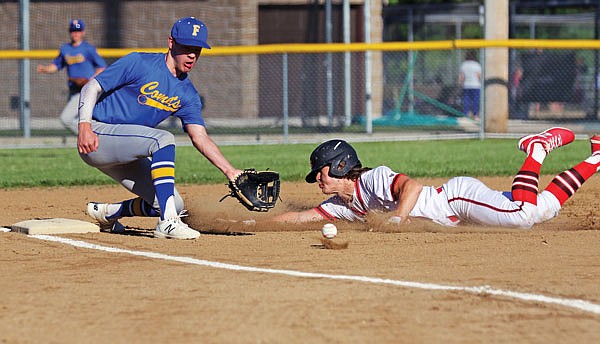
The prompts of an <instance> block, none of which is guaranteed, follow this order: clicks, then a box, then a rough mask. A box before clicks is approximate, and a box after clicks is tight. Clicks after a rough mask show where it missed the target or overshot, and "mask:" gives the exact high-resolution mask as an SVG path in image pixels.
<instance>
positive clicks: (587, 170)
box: [546, 161, 597, 206]
mask: <svg viewBox="0 0 600 344" xmlns="http://www.w3.org/2000/svg"><path fill="white" fill-rule="evenodd" d="M596 169H597V166H596V165H595V164H590V163H589V162H586V161H583V162H581V163H579V165H577V166H575V167H573V168H571V169H570V170H567V171H564V172H563V173H561V174H559V175H557V176H556V177H554V179H553V180H552V182H551V183H550V185H548V187H547V188H546V190H548V191H550V192H551V193H552V194H553V195H554V196H556V198H557V199H558V201H559V202H560V205H561V206H562V205H563V204H564V203H565V202H566V201H567V199H569V197H571V196H573V194H574V193H575V191H577V190H578V189H579V188H580V187H581V185H582V184H583V183H584V182H585V181H586V180H588V179H589V178H590V177H591V176H592V175H594V173H596Z"/></svg>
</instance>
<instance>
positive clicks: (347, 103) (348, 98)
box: [344, 0, 352, 127]
mask: <svg viewBox="0 0 600 344" xmlns="http://www.w3.org/2000/svg"><path fill="white" fill-rule="evenodd" d="M344 43H346V44H348V43H350V1H349V0H344ZM350 56H351V55H350V52H349V51H346V52H345V53H344V118H345V120H344V125H345V126H346V127H347V126H349V125H350V124H352V88H351V87H352V79H351V78H352V75H351V74H350V72H351V70H350V67H351V65H350V64H351V61H350Z"/></svg>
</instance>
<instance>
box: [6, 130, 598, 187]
mask: <svg viewBox="0 0 600 344" xmlns="http://www.w3.org/2000/svg"><path fill="white" fill-rule="evenodd" d="M353 145H354V147H355V148H356V150H357V151H358V154H359V157H360V159H361V161H362V162H363V165H364V166H369V167H376V166H379V165H387V166H389V167H391V168H392V169H393V170H395V171H397V172H402V173H405V174H407V175H409V176H411V177H413V178H419V177H453V176H459V175H468V176H473V177H479V176H512V175H514V174H515V173H516V172H517V171H518V169H519V167H520V166H521V164H522V163H523V159H524V157H525V155H524V154H523V153H522V152H520V151H519V150H517V148H516V140H501V139H488V140H484V141H480V140H447V141H410V142H380V143H375V142H373V143H371V142H370V143H354V144H353ZM315 146H316V145H315V144H297V145H251V146H224V147H221V150H222V151H223V153H224V155H225V156H226V157H227V158H228V159H229V161H231V162H232V163H233V165H234V166H236V167H238V168H249V167H254V168H256V169H267V168H268V169H271V170H276V171H279V172H280V173H281V177H282V180H284V181H300V180H303V178H304V176H305V174H306V173H307V172H308V170H309V163H308V159H309V155H310V153H311V151H312V150H313V148H314V147H315ZM588 155H589V143H588V142H587V141H583V140H578V141H575V142H574V143H572V144H571V145H569V146H566V147H562V148H560V149H558V150H557V151H555V152H552V154H550V156H548V158H547V159H546V162H545V163H544V166H543V168H542V174H557V173H559V172H562V171H564V170H565V169H567V168H570V167H572V166H573V165H575V164H576V163H579V162H580V161H582V160H583V159H585V158H586V157H587V156H588ZM0 162H1V163H0V176H2V177H1V178H0V187H2V188H13V187H31V186H66V185H100V184H113V183H114V181H112V179H110V178H108V177H107V176H105V175H104V174H102V173H101V172H99V171H98V170H96V169H95V168H91V167H89V166H87V165H86V164H85V163H84V162H83V161H82V160H81V159H80V157H79V155H78V154H77V150H76V149H75V148H59V149H56V148H52V149H1V150H0ZM176 178H177V182H178V183H198V184H213V183H225V182H226V181H225V177H224V176H223V175H222V174H221V173H220V172H219V171H218V170H217V169H216V168H215V167H214V166H212V165H211V164H210V163H209V162H208V161H207V160H206V159H205V158H204V157H203V156H202V155H201V154H200V153H198V152H197V151H196V150H195V148H193V147H191V146H190V147H178V148H177V169H176Z"/></svg>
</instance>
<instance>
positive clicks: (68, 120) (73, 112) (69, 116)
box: [60, 93, 79, 135]
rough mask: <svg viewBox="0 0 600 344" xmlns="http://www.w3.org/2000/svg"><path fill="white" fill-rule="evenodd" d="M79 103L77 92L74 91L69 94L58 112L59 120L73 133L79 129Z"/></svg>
mask: <svg viewBox="0 0 600 344" xmlns="http://www.w3.org/2000/svg"><path fill="white" fill-rule="evenodd" d="M78 105H79V93H74V94H71V95H70V96H69V100H68V101H67V105H65V108H64V109H63V111H62V112H61V114H60V121H61V122H62V124H63V125H64V126H65V128H67V129H69V130H70V131H71V132H73V133H74V134H75V135H77V132H78V131H79V128H78V125H79V115H78V113H77V112H78V108H77V106H78Z"/></svg>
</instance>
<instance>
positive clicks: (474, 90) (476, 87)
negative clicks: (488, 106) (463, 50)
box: [458, 51, 481, 119]
mask: <svg viewBox="0 0 600 344" xmlns="http://www.w3.org/2000/svg"><path fill="white" fill-rule="evenodd" d="M458 84H459V85H460V86H461V87H462V90H463V113H464V114H465V115H467V116H469V117H472V118H475V119H478V118H479V99H480V90H481V65H480V64H479V62H478V61H477V57H476V56H475V52H474V51H468V52H467V54H466V56H465V61H464V62H463V63H462V64H461V65H460V73H459V75H458Z"/></svg>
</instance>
